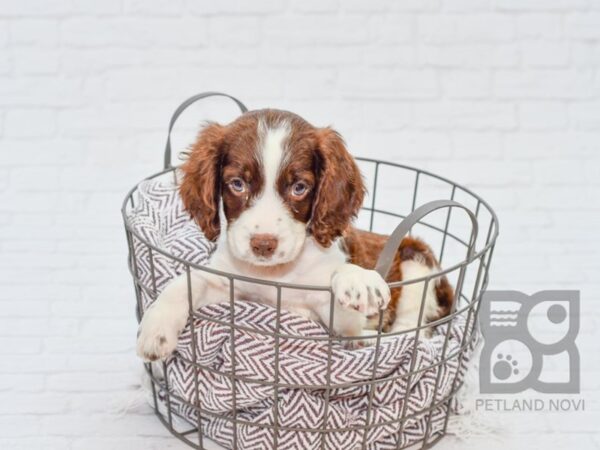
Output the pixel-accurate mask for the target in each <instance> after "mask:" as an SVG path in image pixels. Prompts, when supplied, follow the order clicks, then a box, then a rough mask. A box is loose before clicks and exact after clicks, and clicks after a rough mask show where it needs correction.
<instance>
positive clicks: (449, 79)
mask: <svg viewBox="0 0 600 450" xmlns="http://www.w3.org/2000/svg"><path fill="white" fill-rule="evenodd" d="M491 89H492V77H491V74H490V73H489V72H488V71H481V70H480V71H475V70H446V71H444V73H443V74H442V90H443V92H444V94H445V95H446V96H447V97H448V98H452V99H464V98H485V97H489V95H490V93H491Z"/></svg>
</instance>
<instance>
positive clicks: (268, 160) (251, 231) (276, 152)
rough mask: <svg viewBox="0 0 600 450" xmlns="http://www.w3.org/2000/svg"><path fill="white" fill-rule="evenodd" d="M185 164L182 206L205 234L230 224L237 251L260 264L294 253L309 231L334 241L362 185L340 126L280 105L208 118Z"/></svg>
mask: <svg viewBox="0 0 600 450" xmlns="http://www.w3.org/2000/svg"><path fill="white" fill-rule="evenodd" d="M182 170H183V173H184V178H183V181H182V183H181V188H180V192H181V197H182V199H183V203H184V206H185V208H186V209H187V211H188V212H189V213H190V214H191V215H192V217H193V218H194V219H195V220H196V222H197V223H198V224H199V225H200V227H201V228H202V231H203V232H204V234H205V235H206V237H207V238H208V239H211V240H214V239H216V238H217V237H218V236H219V234H220V233H221V232H225V234H226V238H227V244H228V247H229V249H230V251H231V253H232V254H233V256H235V257H236V258H238V259H240V260H243V261H246V262H248V263H251V264H254V265H261V266H271V265H277V264H284V263H287V262H290V261H293V260H294V259H295V258H296V257H297V256H298V254H299V253H300V251H301V249H302V246H303V245H304V242H305V239H306V238H307V236H312V237H313V238H314V239H315V240H316V241H317V242H318V243H319V244H320V245H322V246H324V247H329V246H330V245H331V243H332V241H333V240H334V239H335V238H337V237H338V236H340V235H341V234H342V232H343V231H344V230H345V229H346V227H347V226H348V225H349V223H350V221H351V220H352V218H353V217H355V216H356V214H357V213H358V210H359V209H360V206H361V204H362V201H363V197H364V191H365V189H364V185H363V181H362V177H361V175H360V172H359V170H358V167H357V166H356V163H355V162H354V160H353V159H352V157H351V156H350V154H349V153H348V151H347V150H346V147H345V145H344V142H343V140H342V138H341V137H340V135H339V134H337V133H336V132H335V131H333V130H332V129H330V128H315V127H313V126H312V125H310V124H309V123H308V122H306V121H305V120H303V119H302V118H300V117H299V116H297V115H295V114H292V113H289V112H285V111H277V110H260V111H252V112H249V113H246V114H244V115H242V116H241V117H240V118H238V119H237V120H235V121H234V122H232V123H231V124H229V125H227V126H222V125H218V124H214V123H213V124H209V125H207V126H206V127H205V128H204V129H203V130H202V131H201V132H200V134H199V136H198V139H197V141H196V143H195V144H194V145H193V146H192V148H191V151H190V155H189V159H188V160H187V161H186V163H185V164H184V165H183V167H182ZM221 201H222V205H223V213H224V217H225V218H226V222H227V223H226V224H223V223H221V220H220V217H219V203H220V202H221Z"/></svg>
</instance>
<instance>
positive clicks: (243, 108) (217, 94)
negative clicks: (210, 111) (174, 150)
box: [164, 92, 248, 169]
mask: <svg viewBox="0 0 600 450" xmlns="http://www.w3.org/2000/svg"><path fill="white" fill-rule="evenodd" d="M207 97H227V98H229V99H231V100H233V101H234V102H235V103H236V104H237V105H238V107H239V108H240V111H242V113H245V112H247V111H248V108H246V105H244V104H243V103H242V102H241V101H239V100H238V99H237V98H235V97H233V96H231V95H229V94H225V93H223V92H202V93H200V94H196V95H194V96H193V97H190V98H188V99H187V100H186V101H184V102H183V103H182V104H181V105H179V106H178V107H177V109H176V110H175V112H174V113H173V115H172V116H171V121H170V122H169V132H168V133H167V144H166V145H165V163H164V168H165V169H169V168H170V167H171V131H172V130H173V126H174V125H175V122H176V121H177V118H178V117H179V116H180V115H181V113H182V112H183V111H185V110H186V109H187V107H188V106H190V105H191V104H192V103H195V102H197V101H198V100H202V99H205V98H207Z"/></svg>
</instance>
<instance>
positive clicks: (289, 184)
mask: <svg viewBox="0 0 600 450" xmlns="http://www.w3.org/2000/svg"><path fill="white" fill-rule="evenodd" d="M182 171H183V180H182V182H181V186H180V194H181V198H182V200H183V204H184V206H185V208H186V210H187V211H188V212H189V213H190V215H191V216H192V217H193V218H194V219H195V221H196V222H197V223H198V225H199V226H200V228H201V229H202V231H203V233H204V235H205V236H206V237H207V238H208V239H210V240H216V241H217V248H216V250H215V252H214V254H213V255H212V258H211V260H210V262H209V264H208V267H209V268H210V269H214V270H216V271H222V272H229V273H233V274H239V275H244V276H249V277H253V278H261V279H265V280H270V281H278V282H284V283H290V284H299V285H302V284H309V285H320V286H331V288H332V292H333V296H334V306H333V310H334V318H333V322H332V323H333V331H334V332H335V333H336V334H337V335H341V336H361V335H362V333H363V330H365V329H367V328H371V329H373V328H376V327H377V324H378V323H377V322H378V318H379V314H378V312H379V310H380V309H385V314H384V329H386V330H388V331H392V332H395V331H401V330H404V329H408V328H413V327H415V326H417V322H418V317H419V310H420V304H421V298H422V295H423V289H424V286H423V283H416V284H410V285H407V286H404V287H403V288H402V289H394V290H393V291H394V292H391V291H390V289H389V287H388V284H387V282H386V280H384V279H383V278H382V277H381V276H380V275H379V274H378V273H377V272H375V271H374V270H372V269H373V267H374V265H375V262H376V260H377V256H378V255H379V253H380V251H381V250H382V248H383V245H384V244H385V241H386V236H382V235H377V234H374V233H369V232H365V231H359V230H356V229H354V228H352V227H351V225H350V224H351V221H352V220H353V219H354V218H355V217H356V215H357V213H358V211H359V209H360V207H361V205H362V202H363V197H364V195H365V187H364V184H363V180H362V176H361V174H360V172H359V169H358V167H357V165H356V163H355V161H354V160H353V158H352V157H351V156H350V154H349V152H348V151H347V150H346V147H345V145H344V142H343V140H342V138H341V137H340V135H339V134H338V133H336V132H335V131H333V130H332V129H330V128H316V127H314V126H312V125H310V124H309V123H308V122H306V121H305V120H304V119H302V118H301V117H299V116H297V115H295V114H293V113H290V112H286V111H279V110H272V109H265V110H259V111H251V112H248V113H245V114H243V115H242V116H240V117H239V118H238V119H237V120H235V121H234V122H232V123H231V124H229V125H226V126H223V125H219V124H215V123H212V124H209V125H207V126H206V127H205V128H204V129H203V130H202V131H201V132H200V134H199V136H198V138H197V141H196V143H195V144H194V145H193V146H192V147H191V149H190V154H189V158H188V160H187V161H186V162H185V163H184V164H183V166H182ZM437 270H439V266H438V263H437V261H436V259H435V257H434V256H433V253H432V252H431V250H430V249H429V247H428V246H427V245H426V244H424V243H423V242H422V241H420V240H417V239H412V238H405V239H404V240H403V242H402V244H401V246H400V249H399V250H398V252H397V255H396V260H395V262H394V268H393V270H392V271H391V272H390V275H389V277H388V281H400V280H402V279H409V278H418V277H422V276H425V275H431V274H432V273H435V272H436V271H437ZM189 287H190V288H191V295H190V297H191V302H192V305H193V308H194V309H196V308H198V307H200V306H202V305H206V304H208V303H211V302H222V301H227V300H228V299H229V294H230V289H233V291H234V296H235V298H236V299H245V300H250V301H259V302H263V303H268V304H272V305H275V304H276V303H277V289H276V288H275V287H273V286H268V285H261V284H257V283H250V282H244V281H240V280H235V281H234V283H233V288H231V286H230V282H229V280H228V278H226V277H223V276H219V275H218V274H216V273H209V272H206V271H195V270H194V271H191V273H190V280H189ZM452 302H453V293H452V288H451V287H450V285H449V284H448V281H447V280H446V278H445V277H438V279H437V280H436V282H435V283H433V282H432V283H430V284H429V287H428V292H426V293H425V307H424V319H425V320H433V319H436V318H439V317H441V316H443V315H445V314H447V313H448V312H449V310H450V308H451V306H452ZM281 306H282V308H283V309H286V310H288V311H291V312H295V313H297V314H301V315H303V316H305V317H307V318H310V319H314V320H319V321H321V322H322V323H324V324H325V325H329V323H330V312H331V308H330V294H329V293H328V292H325V291H310V290H302V289H291V288H282V291H281ZM187 320H188V277H187V275H186V274H183V275H181V276H179V277H177V278H175V279H174V280H173V281H171V283H170V284H168V285H167V287H166V288H165V289H164V291H163V292H162V293H161V294H160V296H159V297H158V299H157V300H156V301H155V302H154V304H153V305H152V306H151V307H150V308H149V309H148V310H147V311H146V312H145V314H144V316H143V318H142V322H141V324H140V329H139V333H138V341H137V353H138V354H139V355H140V356H141V357H142V358H144V359H145V360H149V361H154V360H157V359H162V358H165V357H167V356H168V355H170V354H171V353H172V352H173V350H174V349H175V347H176V345H177V339H178V336H179V334H180V332H181V331H182V329H183V328H184V326H185V325H186V322H187Z"/></svg>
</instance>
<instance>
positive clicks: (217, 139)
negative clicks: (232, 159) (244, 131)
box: [179, 123, 225, 241]
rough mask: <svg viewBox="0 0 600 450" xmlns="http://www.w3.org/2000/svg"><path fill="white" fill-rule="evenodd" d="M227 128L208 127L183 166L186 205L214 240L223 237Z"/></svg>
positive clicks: (214, 125) (216, 125) (209, 237)
mask: <svg viewBox="0 0 600 450" xmlns="http://www.w3.org/2000/svg"><path fill="white" fill-rule="evenodd" d="M224 136H225V127H224V126H221V125H219V124H216V123H210V124H208V125H207V126H206V127H205V128H204V129H203V130H202V131H201V132H200V134H199V135H198V138H197V140H196V143H195V144H193V145H192V146H191V148H190V151H189V158H188V160H187V161H186V162H185V163H184V164H183V166H182V167H181V170H182V171H183V180H182V182H181V186H180V187H179V193H180V195H181V199H182V200H183V206H184V207H185V209H186V210H187V211H188V212H189V213H190V215H191V216H192V218H193V219H194V220H195V221H196V223H197V224H198V225H199V226H200V228H201V229H202V232H203V233H204V235H205V236H206V237H207V238H208V239H210V240H211V241H213V240H215V239H216V238H217V237H218V236H219V232H220V230H221V224H220V222H219V197H220V176H221V174H220V164H221V155H222V151H223V140H224Z"/></svg>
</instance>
